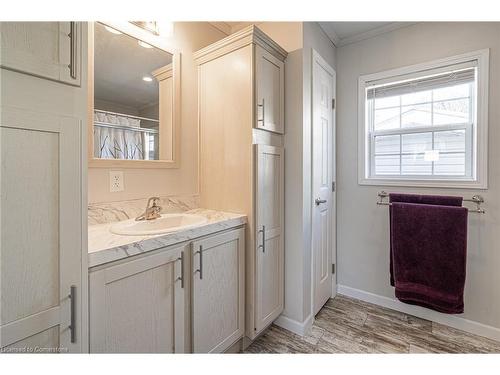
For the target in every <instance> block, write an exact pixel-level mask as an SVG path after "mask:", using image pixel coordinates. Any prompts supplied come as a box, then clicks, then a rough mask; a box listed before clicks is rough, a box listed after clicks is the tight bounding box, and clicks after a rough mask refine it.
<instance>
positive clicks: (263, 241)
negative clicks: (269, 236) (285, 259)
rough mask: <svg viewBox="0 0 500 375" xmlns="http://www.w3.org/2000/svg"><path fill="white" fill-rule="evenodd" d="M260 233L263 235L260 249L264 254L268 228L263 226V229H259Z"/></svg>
mask: <svg viewBox="0 0 500 375" xmlns="http://www.w3.org/2000/svg"><path fill="white" fill-rule="evenodd" d="M259 233H262V244H260V245H259V248H261V249H262V252H263V253H265V252H266V226H265V225H263V226H262V229H259Z"/></svg>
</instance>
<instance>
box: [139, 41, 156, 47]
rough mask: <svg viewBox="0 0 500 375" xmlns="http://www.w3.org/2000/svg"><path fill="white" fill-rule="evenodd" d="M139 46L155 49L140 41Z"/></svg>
mask: <svg viewBox="0 0 500 375" xmlns="http://www.w3.org/2000/svg"><path fill="white" fill-rule="evenodd" d="M137 44H139V45H140V46H141V47H144V48H153V46H152V45H151V44H148V43H146V42H143V41H142V40H138V41H137Z"/></svg>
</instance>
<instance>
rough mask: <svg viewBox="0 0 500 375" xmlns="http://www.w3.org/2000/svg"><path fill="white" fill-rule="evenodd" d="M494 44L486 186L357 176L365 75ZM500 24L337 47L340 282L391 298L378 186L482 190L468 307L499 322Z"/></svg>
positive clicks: (447, 26) (418, 28) (472, 236)
mask: <svg viewBox="0 0 500 375" xmlns="http://www.w3.org/2000/svg"><path fill="white" fill-rule="evenodd" d="M483 48H490V75H489V79H490V85H489V149H488V150H489V151H488V153H489V189H488V190H484V191H476V190H470V189H465V190H458V189H424V188H419V189H409V188H396V187H392V188H391V187H382V186H360V185H358V182H357V173H358V170H357V105H358V103H357V82H358V77H359V75H361V74H367V73H375V72H379V71H383V70H387V69H392V68H397V67H402V66H406V65H411V64H416V63H421V62H426V61H430V60H434V59H438V58H442V57H447V56H452V55H456V54H461V53H465V52H469V51H474V50H479V49H483ZM499 102H500V23H419V24H415V25H412V26H409V27H405V28H402V29H398V30H395V31H393V32H390V33H387V34H383V35H380V36H378V37H375V38H372V39H368V40H364V41H361V42H358V43H354V44H350V45H346V46H343V47H340V48H338V49H337V103H338V107H337V179H338V192H337V202H338V207H337V215H338V216H337V235H338V240H337V246H338V247H337V261H338V271H339V272H338V283H339V284H341V285H344V286H348V287H351V288H356V289H360V290H362V291H366V292H370V293H374V294H376V295H380V296H385V297H390V298H393V297H394V293H393V289H392V288H391V287H390V285H389V258H388V248H389V237H388V233H389V229H388V210H387V208H386V207H378V206H376V204H375V201H376V198H377V192H378V191H379V190H382V189H385V190H387V191H401V192H417V193H424V194H425V193H432V194H451V195H463V196H464V197H471V196H472V195H473V194H476V193H480V194H482V195H483V196H484V198H485V200H486V203H485V205H484V206H485V208H486V210H487V213H486V214H485V215H479V214H472V213H471V214H470V216H469V242H468V257H467V282H466V289H465V313H464V314H463V317H464V318H466V319H469V320H472V321H476V322H480V323H483V324H486V325H490V326H494V327H499V328H500V271H499V267H500V212H499V209H500V148H499V147H498V145H497V144H498V142H499V141H500V105H499Z"/></svg>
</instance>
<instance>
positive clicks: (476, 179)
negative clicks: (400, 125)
mask: <svg viewBox="0 0 500 375" xmlns="http://www.w3.org/2000/svg"><path fill="white" fill-rule="evenodd" d="M472 60H476V61H477V90H476V92H477V97H476V103H477V107H476V122H475V123H474V124H472V126H471V129H466V131H469V132H472V137H469V139H472V140H473V143H474V146H473V155H472V163H473V165H472V178H464V177H454V176H450V177H446V178H442V177H439V178H436V177H434V176H419V177H414V176H412V177H405V176H400V175H395V176H383V177H381V176H376V177H372V176H370V169H371V168H373V166H372V165H371V163H372V161H373V160H372V158H371V156H370V149H371V147H373V145H371V140H372V139H373V135H372V134H371V133H370V129H369V127H368V124H367V123H366V121H365V115H366V103H367V101H366V87H367V84H368V83H369V82H373V81H378V80H385V79H394V80H397V77H398V76H402V75H408V74H418V73H419V72H422V71H425V70H429V69H436V68H441V67H444V66H447V65H452V64H460V63H465V62H468V61H472ZM488 76H489V49H483V50H479V51H474V52H469V53H464V54H461V55H457V56H451V57H447V58H443V59H439V60H434V61H431V62H426V63H422V64H415V65H411V66H406V67H402V68H397V69H391V70H387V71H384V72H379V73H374V74H366V75H362V76H360V77H359V81H358V183H359V184H360V185H379V186H409V187H442V188H470V189H487V187H488ZM439 128H440V127H438V126H436V127H435V130H439ZM469 128H470V126H469ZM417 130H419V129H418V128H411V129H408V132H415V131H417ZM426 130H428V128H426ZM433 130H434V129H433ZM387 132H388V133H390V131H387ZM405 132H406V131H405ZM379 133H382V132H381V131H379ZM469 150H470V148H469ZM467 151H468V150H466V152H467Z"/></svg>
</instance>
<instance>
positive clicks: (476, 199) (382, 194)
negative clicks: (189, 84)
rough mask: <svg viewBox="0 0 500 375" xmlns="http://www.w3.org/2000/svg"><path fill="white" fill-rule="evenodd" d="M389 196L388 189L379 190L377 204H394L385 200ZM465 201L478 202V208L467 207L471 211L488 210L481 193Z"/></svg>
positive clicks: (481, 211)
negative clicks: (482, 204) (482, 205)
mask: <svg viewBox="0 0 500 375" xmlns="http://www.w3.org/2000/svg"><path fill="white" fill-rule="evenodd" d="M388 197H389V193H387V192H386V191H383V190H382V191H379V192H378V201H377V204H378V205H379V206H392V203H389V202H386V201H384V199H385V198H388ZM464 201H465V202H472V203H475V204H476V208H472V209H471V208H467V210H468V211H469V212H474V213H478V214H484V213H486V211H485V210H484V208H482V207H481V203H484V198H483V197H482V196H481V195H473V196H472V198H471V199H464Z"/></svg>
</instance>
